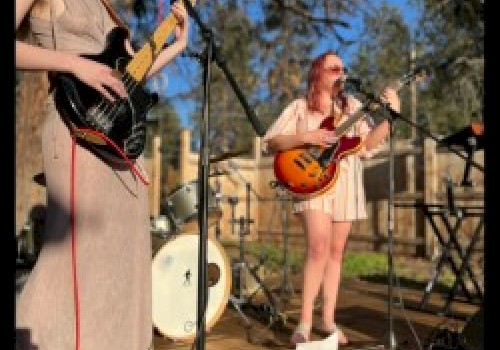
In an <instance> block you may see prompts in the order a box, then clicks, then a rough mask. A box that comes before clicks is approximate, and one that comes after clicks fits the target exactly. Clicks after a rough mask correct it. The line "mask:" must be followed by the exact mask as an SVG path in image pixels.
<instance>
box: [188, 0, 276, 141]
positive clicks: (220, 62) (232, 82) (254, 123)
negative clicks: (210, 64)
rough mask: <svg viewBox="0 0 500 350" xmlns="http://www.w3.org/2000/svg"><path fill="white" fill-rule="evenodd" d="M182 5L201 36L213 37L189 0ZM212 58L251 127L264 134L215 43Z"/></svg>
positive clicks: (258, 133) (260, 134)
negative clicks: (196, 25)
mask: <svg viewBox="0 0 500 350" xmlns="http://www.w3.org/2000/svg"><path fill="white" fill-rule="evenodd" d="M183 2H184V5H185V6H186V9H187V11H188V13H189V15H190V16H191V17H193V19H194V20H195V22H196V23H197V24H198V26H199V27H200V28H201V32H202V34H203V38H204V39H205V37H206V35H207V34H211V35H212V37H213V33H212V31H211V30H210V29H209V28H207V27H206V26H205V24H204V23H203V22H202V21H201V19H200V16H199V15H198V13H197V12H196V10H195V9H194V8H193V5H192V4H191V2H190V1H189V0H183ZM212 55H213V59H214V60H215V62H216V63H217V65H218V66H219V68H220V69H221V70H222V71H223V72H224V75H225V76H226V79H227V80H228V82H229V84H230V85H231V87H232V88H233V90H234V92H235V94H236V97H238V100H239V101H240V103H241V105H242V106H243V109H244V110H245V113H246V115H247V117H248V120H249V121H250V123H251V124H252V126H253V129H254V130H255V132H256V133H257V135H259V136H264V134H265V133H266V130H265V129H264V127H263V126H262V124H261V123H260V120H259V119H258V118H257V115H256V114H255V111H254V110H253V109H252V107H250V105H249V104H248V102H247V99H246V98H245V95H244V94H243V92H242V91H241V89H240V87H239V86H238V84H237V83H236V80H235V79H234V77H233V75H232V74H231V72H230V71H229V69H228V68H227V66H226V62H225V60H223V59H221V55H220V51H219V49H218V47H217V45H216V44H214V47H213V53H212Z"/></svg>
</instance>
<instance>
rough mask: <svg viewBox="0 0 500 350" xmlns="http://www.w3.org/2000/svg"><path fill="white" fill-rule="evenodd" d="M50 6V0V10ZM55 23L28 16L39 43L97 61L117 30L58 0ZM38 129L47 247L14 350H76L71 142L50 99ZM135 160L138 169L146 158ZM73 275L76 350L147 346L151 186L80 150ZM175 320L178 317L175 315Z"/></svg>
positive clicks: (95, 3)
mask: <svg viewBox="0 0 500 350" xmlns="http://www.w3.org/2000/svg"><path fill="white" fill-rule="evenodd" d="M52 1H53V0H49V2H52ZM63 2H64V5H65V9H64V11H63V12H62V13H61V14H60V15H58V17H57V18H55V20H54V22H53V23H54V34H55V42H54V38H53V36H52V25H51V23H52V22H51V21H49V20H43V19H40V18H34V17H30V18H29V21H30V29H31V31H32V32H33V34H34V38H35V40H36V42H37V44H38V45H40V46H42V47H47V48H53V47H54V43H55V44H56V48H57V49H58V50H62V51H69V52H76V53H99V52H101V51H102V50H103V48H104V46H105V38H106V34H107V32H108V31H109V30H110V29H111V28H112V27H114V26H115V23H114V22H113V21H112V20H111V18H110V17H109V15H108V12H107V11H106V9H105V7H104V6H103V4H102V3H101V1H100V0H63ZM46 110H47V116H46V119H45V123H44V125H43V130H42V149H41V153H42V155H43V163H44V173H45V177H46V183H47V214H46V224H45V227H46V230H45V232H44V235H43V241H44V244H43V247H42V249H41V252H40V255H39V257H38V260H37V262H36V265H35V266H34V268H33V270H32V271H31V273H30V275H29V279H28V280H27V282H26V284H25V285H24V288H23V290H22V293H21V295H20V296H19V299H18V302H17V304H16V349H23V350H25V349H30V350H34V349H36V350H70V349H75V327H76V326H75V324H76V315H77V313H76V311H75V302H74V291H73V275H72V243H71V242H72V239H71V236H72V234H71V226H70V216H69V215H70V208H71V204H70V184H71V166H70V165H71V152H72V151H71V146H72V139H71V136H70V133H69V131H68V128H67V127H66V125H65V124H64V122H63V121H62V120H61V118H60V116H59V114H58V112H57V109H56V107H55V105H54V101H53V96H52V95H49V98H48V100H47V105H46ZM137 162H138V163H139V164H140V163H143V159H142V156H141V157H139V159H138V160H137ZM75 173H76V174H75V177H76V178H75V183H76V193H75V202H76V214H75V216H76V259H77V261H76V270H77V276H78V277H77V278H78V295H79V323H80V349H82V350H111V349H113V350H114V349H116V350H118V349H120V350H146V349H149V348H150V347H151V344H152V338H153V335H152V330H153V329H152V313H151V308H152V303H151V288H152V285H151V257H152V252H151V236H150V231H149V210H148V187H147V186H146V185H144V184H143V183H142V182H141V181H140V180H139V178H137V176H136V175H135V174H133V173H132V171H131V170H130V169H129V168H128V167H127V166H122V165H118V166H114V165H111V164H107V163H105V162H103V161H102V160H101V159H99V158H97V157H96V156H95V155H94V154H92V153H91V152H89V151H87V150H86V149H85V148H83V147H80V146H78V147H77V148H76V164H75ZM172 317H175V316H174V315H173V316H172Z"/></svg>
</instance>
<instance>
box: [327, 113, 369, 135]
mask: <svg viewBox="0 0 500 350" xmlns="http://www.w3.org/2000/svg"><path fill="white" fill-rule="evenodd" d="M365 110H366V108H365V106H363V107H361V108H360V109H359V110H357V111H356V112H355V113H354V114H353V115H351V117H350V118H349V119H348V120H347V121H345V122H344V123H342V124H340V125H339V126H338V127H337V128H335V135H337V136H339V137H340V136H342V135H343V134H344V133H345V132H346V131H347V130H349V128H350V127H351V126H352V125H353V124H354V123H356V122H357V121H358V120H360V119H361V118H362V117H363V116H364V113H365Z"/></svg>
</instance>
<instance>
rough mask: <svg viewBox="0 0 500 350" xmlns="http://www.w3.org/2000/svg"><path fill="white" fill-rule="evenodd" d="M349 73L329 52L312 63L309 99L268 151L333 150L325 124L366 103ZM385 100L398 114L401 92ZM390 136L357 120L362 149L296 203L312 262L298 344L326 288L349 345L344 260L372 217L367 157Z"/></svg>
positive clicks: (268, 140) (294, 105)
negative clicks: (348, 80)
mask: <svg viewBox="0 0 500 350" xmlns="http://www.w3.org/2000/svg"><path fill="white" fill-rule="evenodd" d="M344 76H345V68H344V64H343V62H342V60H341V59H340V58H339V57H338V56H337V55H336V54H335V53H334V52H331V51H328V52H326V53H324V54H322V55H320V56H319V57H317V58H316V59H315V60H313V62H312V64H311V68H310V71H309V75H308V81H307V82H308V90H307V95H306V96H305V97H304V98H298V99H296V100H294V101H292V102H291V103H290V104H289V105H288V106H287V107H286V108H285V109H284V111H283V112H282V114H281V115H280V117H279V118H278V119H276V120H275V122H274V123H273V124H272V125H271V127H270V128H269V130H268V131H267V133H266V135H264V138H263V145H264V148H265V149H266V150H267V151H268V152H271V153H274V152H277V151H283V150H288V149H291V148H295V147H300V146H321V147H327V146H329V145H330V144H332V143H333V142H335V141H336V140H337V138H338V136H340V135H335V132H334V131H331V130H326V129H323V128H321V129H320V128H319V126H320V124H321V122H322V121H323V120H324V119H325V118H327V117H330V116H333V120H334V125H335V127H337V126H338V125H340V124H342V123H344V122H346V121H347V120H348V119H349V118H350V117H351V116H352V115H353V113H354V112H355V111H357V110H358V109H359V108H360V106H361V103H360V102H359V101H358V100H356V99H355V98H354V97H352V96H349V95H346V94H345V93H344V91H343V84H342V83H341V82H342V78H344ZM380 98H381V100H382V101H384V102H385V103H388V104H389V106H390V107H391V108H392V109H393V110H394V111H396V112H398V111H399V107H400V101H399V97H398V95H397V94H396V91H395V90H394V89H391V88H385V89H384V90H383V91H382V93H381V94H380ZM388 133H389V123H388V121H387V120H384V121H383V122H381V123H379V124H378V125H374V123H373V122H372V119H371V118H370V117H369V116H368V115H365V116H363V117H362V118H361V119H360V120H358V121H356V122H355V123H354V124H353V125H352V126H351V127H350V128H349V129H348V130H347V131H346V134H345V135H346V136H360V137H361V139H362V146H361V147H360V150H359V151H358V152H357V153H355V154H352V155H350V156H347V157H346V158H343V159H342V160H341V161H340V164H339V169H338V171H339V175H338V178H337V180H336V182H335V184H334V186H333V187H331V188H330V189H328V190H327V191H325V192H324V193H322V194H320V195H317V196H314V197H312V198H308V199H296V200H295V201H294V213H296V214H297V215H299V217H300V219H301V222H302V225H303V228H304V232H305V234H306V237H307V257H306V261H305V265H304V268H303V275H304V279H303V286H302V311H301V316H300V323H299V325H298V327H297V328H296V330H295V332H294V333H293V334H292V337H291V342H292V344H294V345H295V344H297V343H301V342H306V341H308V340H309V336H310V330H311V326H312V321H313V320H312V318H313V304H314V300H315V298H316V297H317V295H318V294H319V291H320V287H322V294H323V310H322V311H323V314H322V315H323V317H322V321H323V327H324V329H325V330H326V331H327V332H333V331H337V332H338V335H339V338H338V339H339V344H341V345H344V344H347V342H348V340H347V337H346V336H345V334H344V333H343V332H342V331H341V330H340V328H339V327H337V326H336V324H335V306H336V302H337V296H338V289H339V284H340V277H341V267H342V257H343V253H344V248H345V245H346V241H347V237H348V235H349V231H350V230H351V226H352V222H353V221H354V220H360V219H365V218H366V208H365V206H366V203H365V193H364V188H363V178H362V172H363V169H362V162H361V160H362V158H368V157H371V156H372V155H373V154H374V152H376V151H377V149H379V148H380V146H381V144H382V143H383V142H384V141H385V139H386V137H387V135H388Z"/></svg>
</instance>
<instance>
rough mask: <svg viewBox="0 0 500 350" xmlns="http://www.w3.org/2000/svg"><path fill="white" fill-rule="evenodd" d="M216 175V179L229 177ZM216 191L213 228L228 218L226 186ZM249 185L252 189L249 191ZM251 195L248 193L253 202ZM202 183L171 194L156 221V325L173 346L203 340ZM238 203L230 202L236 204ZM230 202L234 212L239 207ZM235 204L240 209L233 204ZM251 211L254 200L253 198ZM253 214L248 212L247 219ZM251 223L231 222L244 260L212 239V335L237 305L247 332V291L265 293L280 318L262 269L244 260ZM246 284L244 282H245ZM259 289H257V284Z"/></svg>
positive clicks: (208, 316)
mask: <svg viewBox="0 0 500 350" xmlns="http://www.w3.org/2000/svg"><path fill="white" fill-rule="evenodd" d="M235 154H236V153H235V152H232V153H227V154H226V155H223V156H219V157H217V158H211V160H210V162H218V161H221V160H223V159H227V158H228V157H233V156H235ZM226 174H227V173H226V172H220V171H215V172H214V173H212V174H210V175H209V176H211V177H217V176H221V175H226ZM217 184H218V186H216V190H214V189H212V188H211V187H210V186H209V191H208V192H209V196H208V226H209V227H214V225H217V227H216V230H215V231H216V232H217V231H218V230H217V228H218V227H219V221H220V219H221V218H222V211H221V209H220V202H221V199H222V195H221V193H220V183H218V182H217ZM248 186H249V184H247V189H248ZM248 194H249V192H248V191H247V197H248ZM197 198H198V180H193V181H190V182H188V183H185V184H182V185H180V186H178V187H177V188H176V189H174V190H173V191H171V192H170V194H169V195H168V196H167V198H166V200H165V201H163V203H162V205H160V213H161V215H158V216H156V217H152V218H151V238H152V239H151V241H152V252H153V259H152V304H153V325H154V328H155V330H157V331H158V332H159V333H160V334H161V335H163V336H164V337H167V338H170V339H172V340H180V341H187V342H192V341H194V340H195V339H196V335H197V319H196V318H197V293H198V289H197V288H198V283H197V281H198V255H199V254H198V252H199V240H200V239H199V228H198V200H197ZM231 198H233V197H230V198H229V199H231ZM229 199H228V202H229V204H231V205H232V209H233V210H234V205H235V204H236V203H235V202H234V201H231V200H229ZM233 203H234V204H233ZM247 206H249V198H247ZM248 214H249V210H247V216H248ZM251 222H253V220H251V219H250V218H246V219H245V218H243V217H241V218H239V219H235V218H232V219H231V223H232V224H233V226H234V224H235V223H239V224H240V232H239V233H240V256H239V257H240V258H239V259H238V261H234V260H230V259H229V257H228V255H227V254H226V252H225V250H224V248H223V247H222V245H221V244H220V243H219V240H218V235H215V236H214V235H209V236H208V242H207V275H208V276H207V277H208V283H207V284H208V285H207V292H208V295H207V307H206V311H205V325H206V329H207V330H210V329H211V328H212V327H213V325H214V324H215V323H216V322H217V321H218V320H219V318H220V317H221V316H222V313H223V311H224V310H225V308H226V306H227V305H228V303H231V304H232V305H233V306H234V307H235V309H237V311H238V312H239V313H240V315H241V316H242V317H243V319H244V321H245V323H246V325H247V326H249V324H250V321H249V319H248V318H247V317H246V316H245V315H244V313H243V312H242V309H241V307H242V306H244V305H245V303H249V302H250V297H251V296H250V295H249V293H246V289H245V288H246V286H247V285H249V286H251V287H252V290H253V292H252V293H255V291H256V290H257V289H262V290H263V291H264V293H265V295H266V297H267V298H268V300H269V306H268V307H266V308H265V309H266V310H267V311H268V313H269V314H270V316H276V315H277V314H278V312H277V307H276V302H275V301H274V298H273V296H272V294H271V292H270V291H269V290H268V289H267V288H266V286H265V285H264V283H263V281H262V279H261V278H260V277H259V273H258V271H262V269H261V267H262V266H257V267H253V268H250V266H249V265H248V264H247V263H246V262H245V261H244V258H243V254H244V253H243V235H244V234H246V233H247V232H248V225H249V223H251ZM243 279H244V280H243ZM252 283H253V284H252Z"/></svg>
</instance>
